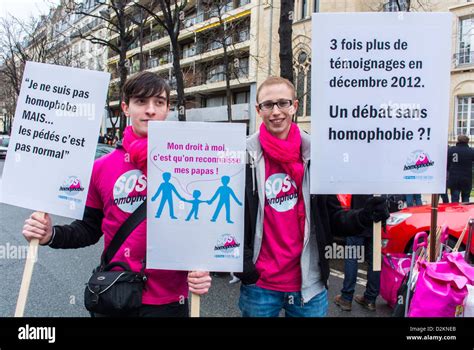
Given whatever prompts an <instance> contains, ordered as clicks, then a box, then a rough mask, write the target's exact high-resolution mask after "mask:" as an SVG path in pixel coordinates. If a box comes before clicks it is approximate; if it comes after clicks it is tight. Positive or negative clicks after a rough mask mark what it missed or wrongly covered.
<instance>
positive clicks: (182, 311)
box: [91, 299, 189, 317]
mask: <svg viewBox="0 0 474 350" xmlns="http://www.w3.org/2000/svg"><path fill="white" fill-rule="evenodd" d="M91 316H92V317H113V316H109V315H102V314H91ZM119 317H189V305H188V299H185V301H184V302H183V303H180V302H178V301H177V302H174V303H170V304H164V305H142V306H141V307H140V308H139V309H138V310H137V311H135V312H132V313H129V314H126V315H121V316H119Z"/></svg>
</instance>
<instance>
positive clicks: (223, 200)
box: [207, 176, 242, 224]
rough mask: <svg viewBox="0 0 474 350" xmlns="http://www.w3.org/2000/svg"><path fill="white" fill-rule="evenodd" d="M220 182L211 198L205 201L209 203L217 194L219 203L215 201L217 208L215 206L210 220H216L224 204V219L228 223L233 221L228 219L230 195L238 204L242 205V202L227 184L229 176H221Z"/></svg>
mask: <svg viewBox="0 0 474 350" xmlns="http://www.w3.org/2000/svg"><path fill="white" fill-rule="evenodd" d="M221 182H222V186H221V187H219V188H218V189H217V191H216V193H215V194H214V196H212V198H211V199H210V200H208V201H207V203H208V204H209V205H210V204H212V202H214V200H215V199H216V198H217V197H218V196H219V203H217V208H216V211H215V212H214V215H213V216H212V219H211V221H212V222H215V221H216V219H217V217H218V216H219V213H220V211H221V209H222V206H223V205H225V212H226V221H227V222H228V223H229V224H233V223H234V222H233V221H232V220H231V219H230V197H231V196H232V198H233V199H234V200H235V202H236V203H237V204H238V205H240V206H242V203H241V202H240V201H239V200H238V199H237V197H236V195H235V193H234V191H232V189H231V188H230V187H229V186H227V185H228V184H229V182H230V177H229V176H222V177H221Z"/></svg>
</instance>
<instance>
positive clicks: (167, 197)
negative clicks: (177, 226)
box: [151, 172, 186, 219]
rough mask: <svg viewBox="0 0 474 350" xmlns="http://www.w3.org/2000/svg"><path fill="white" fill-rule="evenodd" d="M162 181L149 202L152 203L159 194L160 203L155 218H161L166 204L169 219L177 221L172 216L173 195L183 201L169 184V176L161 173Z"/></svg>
mask: <svg viewBox="0 0 474 350" xmlns="http://www.w3.org/2000/svg"><path fill="white" fill-rule="evenodd" d="M162 176H163V180H164V182H162V183H161V185H160V187H158V190H157V191H156V193H155V195H154V196H153V197H152V198H151V201H152V202H154V201H155V200H156V199H157V198H158V196H159V195H160V194H162V196H161V202H160V206H159V208H158V211H157V212H156V215H155V218H159V217H160V216H161V213H162V212H163V209H164V207H165V204H166V203H168V208H169V212H170V217H171V219H177V217H176V216H174V209H173V193H174V194H175V195H176V196H177V197H178V198H179V199H180V200H182V201H185V200H186V199H184V198H183V197H182V196H181V195H180V194H179V193H178V191H176V188H175V187H174V185H173V184H171V183H170V179H171V174H170V173H168V172H166V173H163V175H162Z"/></svg>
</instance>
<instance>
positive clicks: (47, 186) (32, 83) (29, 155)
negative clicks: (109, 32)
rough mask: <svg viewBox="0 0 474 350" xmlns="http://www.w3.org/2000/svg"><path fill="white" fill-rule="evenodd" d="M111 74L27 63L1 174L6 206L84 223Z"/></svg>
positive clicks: (3, 198) (3, 199)
mask: <svg viewBox="0 0 474 350" xmlns="http://www.w3.org/2000/svg"><path fill="white" fill-rule="evenodd" d="M109 79H110V74H109V73H104V72H96V71H90V70H83V69H76V68H69V67H62V66H55V65H50V64H42V63H35V62H27V64H26V67H25V71H24V73H23V81H22V84H21V91H20V95H19V96H18V103H17V108H16V112H15V119H14V122H13V127H12V132H11V139H10V144H9V146H8V153H7V158H6V161H5V167H4V173H3V184H2V185H3V187H2V195H3V196H2V201H3V202H4V203H7V204H11V205H16V206H19V207H24V208H29V209H33V210H38V211H43V212H47V213H52V214H57V215H61V216H66V217H71V218H76V219H82V215H83V212H84V206H85V201H86V198H87V190H88V188H89V180H90V176H91V172H92V163H93V161H94V153H95V149H96V147H97V141H98V136H99V127H100V123H101V120H102V116H103V112H104V107H105V98H106V94H107V88H108V83H109Z"/></svg>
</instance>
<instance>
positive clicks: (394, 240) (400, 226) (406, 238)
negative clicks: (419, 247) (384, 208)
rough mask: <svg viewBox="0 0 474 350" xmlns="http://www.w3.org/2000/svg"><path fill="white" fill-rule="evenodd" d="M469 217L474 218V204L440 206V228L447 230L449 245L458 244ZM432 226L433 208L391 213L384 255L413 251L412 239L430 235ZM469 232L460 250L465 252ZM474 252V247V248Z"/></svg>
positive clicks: (411, 208) (383, 246)
mask: <svg viewBox="0 0 474 350" xmlns="http://www.w3.org/2000/svg"><path fill="white" fill-rule="evenodd" d="M470 218H474V203H447V204H439V206H438V226H443V225H446V226H447V227H448V232H449V239H448V245H450V246H451V247H453V246H454V245H455V244H456V242H457V241H458V238H459V236H460V235H461V233H462V231H463V230H464V227H465V226H466V224H467V223H468V221H469V219H470ZM430 226H431V205H422V206H419V207H409V208H405V209H403V210H400V211H398V212H395V213H392V214H391V215H390V218H389V219H388V220H387V229H386V232H383V230H382V252H383V253H407V252H409V251H410V250H411V249H412V246H413V238H414V237H415V235H416V234H417V233H418V232H422V231H425V232H429V231H430ZM468 233H469V232H468V229H467V230H466V233H465V235H464V239H463V245H462V246H461V248H460V250H465V246H466V242H467V237H468ZM471 253H474V245H472V246H471Z"/></svg>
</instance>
